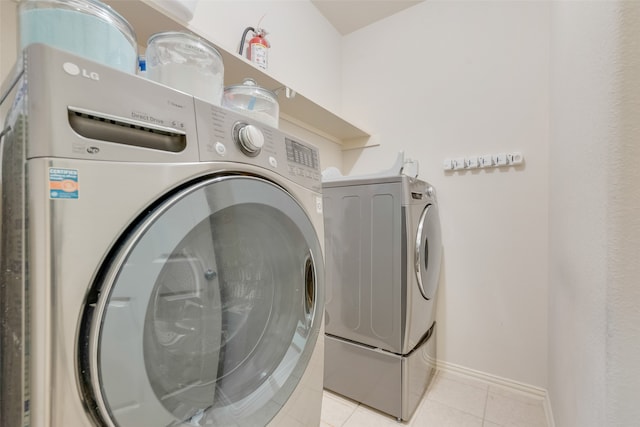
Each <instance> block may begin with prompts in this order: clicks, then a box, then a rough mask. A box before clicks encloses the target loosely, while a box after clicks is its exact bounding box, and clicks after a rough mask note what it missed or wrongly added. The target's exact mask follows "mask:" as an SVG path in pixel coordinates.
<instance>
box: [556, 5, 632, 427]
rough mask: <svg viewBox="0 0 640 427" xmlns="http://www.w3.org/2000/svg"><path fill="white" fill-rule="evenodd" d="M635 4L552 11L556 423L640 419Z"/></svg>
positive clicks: (623, 422) (618, 423)
mask: <svg viewBox="0 0 640 427" xmlns="http://www.w3.org/2000/svg"><path fill="white" fill-rule="evenodd" d="M639 40H640V4H638V3H635V2H617V1H611V2H555V3H554V4H553V8H552V74H551V75H552V98H551V99H552V102H551V117H552V127H551V129H552V133H551V135H552V140H551V150H550V182H551V184H552V185H551V186H550V212H549V217H550V224H549V225H550V229H549V235H550V283H549V286H550V300H549V301H550V310H549V342H550V345H549V377H550V381H549V393H550V396H551V401H552V406H553V411H554V414H555V420H556V425H558V426H569V427H572V426H579V427H590V426H593V427H599V426H631V425H637V424H638V420H640V406H639V405H638V402H637V398H638V396H639V395H640V369H639V368H638V361H639V360H640V328H639V326H638V325H640V310H638V307H639V306H640V288H639V287H638V277H639V274H640V263H639V262H638V253H640V215H638V211H639V210H640V174H639V173H638V168H637V165H638V163H639V162H640V147H639V145H638V140H639V139H640V105H639V104H638V99H640V44H639Z"/></svg>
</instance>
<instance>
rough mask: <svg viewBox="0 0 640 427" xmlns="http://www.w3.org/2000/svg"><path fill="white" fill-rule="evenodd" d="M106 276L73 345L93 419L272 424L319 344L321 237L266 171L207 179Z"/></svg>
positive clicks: (131, 244) (126, 248) (131, 238)
mask: <svg viewBox="0 0 640 427" xmlns="http://www.w3.org/2000/svg"><path fill="white" fill-rule="evenodd" d="M101 276H102V277H101V278H100V279H99V282H100V283H97V284H96V286H95V289H94V292H92V295H90V296H89V298H88V302H87V310H86V312H85V317H84V319H83V320H84V327H83V328H84V330H85V332H83V333H82V334H81V342H80V347H81V350H80V351H81V355H80V357H81V363H80V366H81V370H82V371H83V373H81V378H82V380H81V383H83V384H85V386H84V391H85V395H86V399H87V406H88V407H89V408H90V409H91V410H92V411H93V414H94V417H96V418H97V420H98V422H99V423H100V425H103V424H106V425H110V426H118V427H147V426H148V427H160V426H205V425H206V426H262V425H266V424H267V423H268V422H269V420H271V419H272V418H273V417H274V415H276V414H277V413H278V412H279V410H280V409H281V408H282V406H283V405H284V404H285V403H286V402H287V399H288V398H289V396H290V395H291V393H292V392H293V390H294V389H295V388H296V386H297V384H298V382H299V380H300V378H301V377H302V375H303V373H304V371H305V369H306V366H307V364H308V361H309V359H310V357H311V354H312V352H313V349H314V346H315V344H316V341H317V339H318V335H319V330H320V323H321V317H322V307H323V304H324V290H323V288H324V284H323V280H324V278H323V267H322V254H321V247H320V244H319V241H318V238H317V233H316V231H315V229H314V227H313V225H312V223H311V221H310V220H309V218H308V216H307V215H306V214H305V212H304V210H303V208H302V207H301V206H300V205H299V204H298V203H297V202H296V201H295V200H294V199H293V198H292V196H291V195H290V194H289V193H287V192H286V191H284V190H283V189H282V188H281V187H279V186H277V185H275V184H273V183H270V182H268V181H266V180H263V179H259V178H252V177H240V176H235V177H233V176H228V177H219V178H212V179H210V180H208V181H203V182H200V183H198V184H195V185H193V186H191V187H189V188H187V189H185V190H182V191H181V192H179V193H177V194H175V195H173V196H171V197H170V198H168V199H167V200H166V201H164V202H162V203H160V204H159V205H158V206H157V207H156V208H155V209H153V210H152V212H151V213H149V214H148V215H146V217H145V218H144V219H143V220H142V221H141V223H140V224H139V225H138V226H136V227H134V228H133V229H132V230H131V231H130V233H129V235H128V236H126V237H125V238H124V239H122V242H121V244H120V245H119V247H118V250H117V253H115V254H114V255H113V256H112V257H111V259H110V260H109V261H108V264H107V265H106V267H105V268H104V271H103V273H102V275H101ZM83 337H84V338H83Z"/></svg>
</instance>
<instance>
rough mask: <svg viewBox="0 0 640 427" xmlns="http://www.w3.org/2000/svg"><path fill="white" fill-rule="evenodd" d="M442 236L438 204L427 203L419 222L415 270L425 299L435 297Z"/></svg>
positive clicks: (438, 276)
mask: <svg viewBox="0 0 640 427" xmlns="http://www.w3.org/2000/svg"><path fill="white" fill-rule="evenodd" d="M441 259H442V237H441V231H440V215H439V213H438V206H437V205H435V204H431V205H427V207H426V208H425V209H424V211H422V215H421V216H420V221H419V222H418V233H417V236H416V253H415V272H416V278H417V279H418V287H419V288H420V293H422V296H423V297H424V298H425V299H428V300H431V299H433V298H434V297H435V295H436V291H437V289H438V280H439V278H440V261H441Z"/></svg>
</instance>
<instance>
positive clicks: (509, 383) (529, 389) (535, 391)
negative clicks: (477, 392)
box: [436, 360, 555, 427]
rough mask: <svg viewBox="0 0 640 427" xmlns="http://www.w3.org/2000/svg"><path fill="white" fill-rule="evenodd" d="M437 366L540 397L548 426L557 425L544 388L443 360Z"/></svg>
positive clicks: (536, 397) (447, 370) (490, 383)
mask: <svg viewBox="0 0 640 427" xmlns="http://www.w3.org/2000/svg"><path fill="white" fill-rule="evenodd" d="M436 368H437V369H438V370H440V371H443V372H451V373H454V374H457V375H462V376H466V377H470V378H473V379H475V380H478V381H482V382H484V383H486V384H489V385H493V386H497V387H502V388H505V389H508V390H510V391H515V392H518V393H522V394H525V395H527V396H530V397H532V398H535V399H539V400H541V401H542V405H543V407H544V413H545V416H546V418H547V426H548V427H555V422H554V419H553V412H552V410H551V401H550V400H549V393H548V392H547V390H545V389H544V388H540V387H536V386H532V385H530V384H525V383H521V382H518V381H514V380H510V379H508V378H503V377H499V376H497V375H492V374H488V373H486V372H482V371H476V370H475V369H470V368H467V367H464V366H460V365H456V364H454V363H449V362H445V361H442V360H438V361H437V362H436Z"/></svg>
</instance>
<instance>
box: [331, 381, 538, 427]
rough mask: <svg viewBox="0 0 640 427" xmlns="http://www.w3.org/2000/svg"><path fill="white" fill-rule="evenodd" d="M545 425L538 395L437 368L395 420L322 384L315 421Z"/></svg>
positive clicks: (339, 426)
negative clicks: (406, 414) (404, 417)
mask: <svg viewBox="0 0 640 427" xmlns="http://www.w3.org/2000/svg"><path fill="white" fill-rule="evenodd" d="M404 426H411V427H547V421H546V416H545V412H544V407H543V404H542V400H541V399H537V398H535V397H531V396H528V395H525V394H521V393H519V392H517V391H510V390H507V389H505V388H502V387H498V386H493V385H489V384H486V383H484V382H481V381H477V380H474V379H470V378H468V377H464V376H461V375H457V374H454V373H450V372H442V371H438V372H437V373H436V375H435V377H434V379H433V382H432V383H431V385H430V386H429V389H428V390H427V392H426V393H425V395H424V397H423V399H422V402H421V403H420V405H419V406H418V409H416V412H415V413H414V414H413V417H412V418H411V419H410V420H409V421H407V422H402V423H398V422H397V421H396V419H395V418H394V417H390V416H388V415H385V414H383V413H381V412H378V411H376V410H374V409H371V408H369V407H367V406H364V405H360V404H358V402H354V401H352V400H350V399H347V398H345V397H343V396H340V395H338V394H335V393H332V392H330V391H327V390H325V392H324V397H323V400H322V421H321V423H320V427H404Z"/></svg>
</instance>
